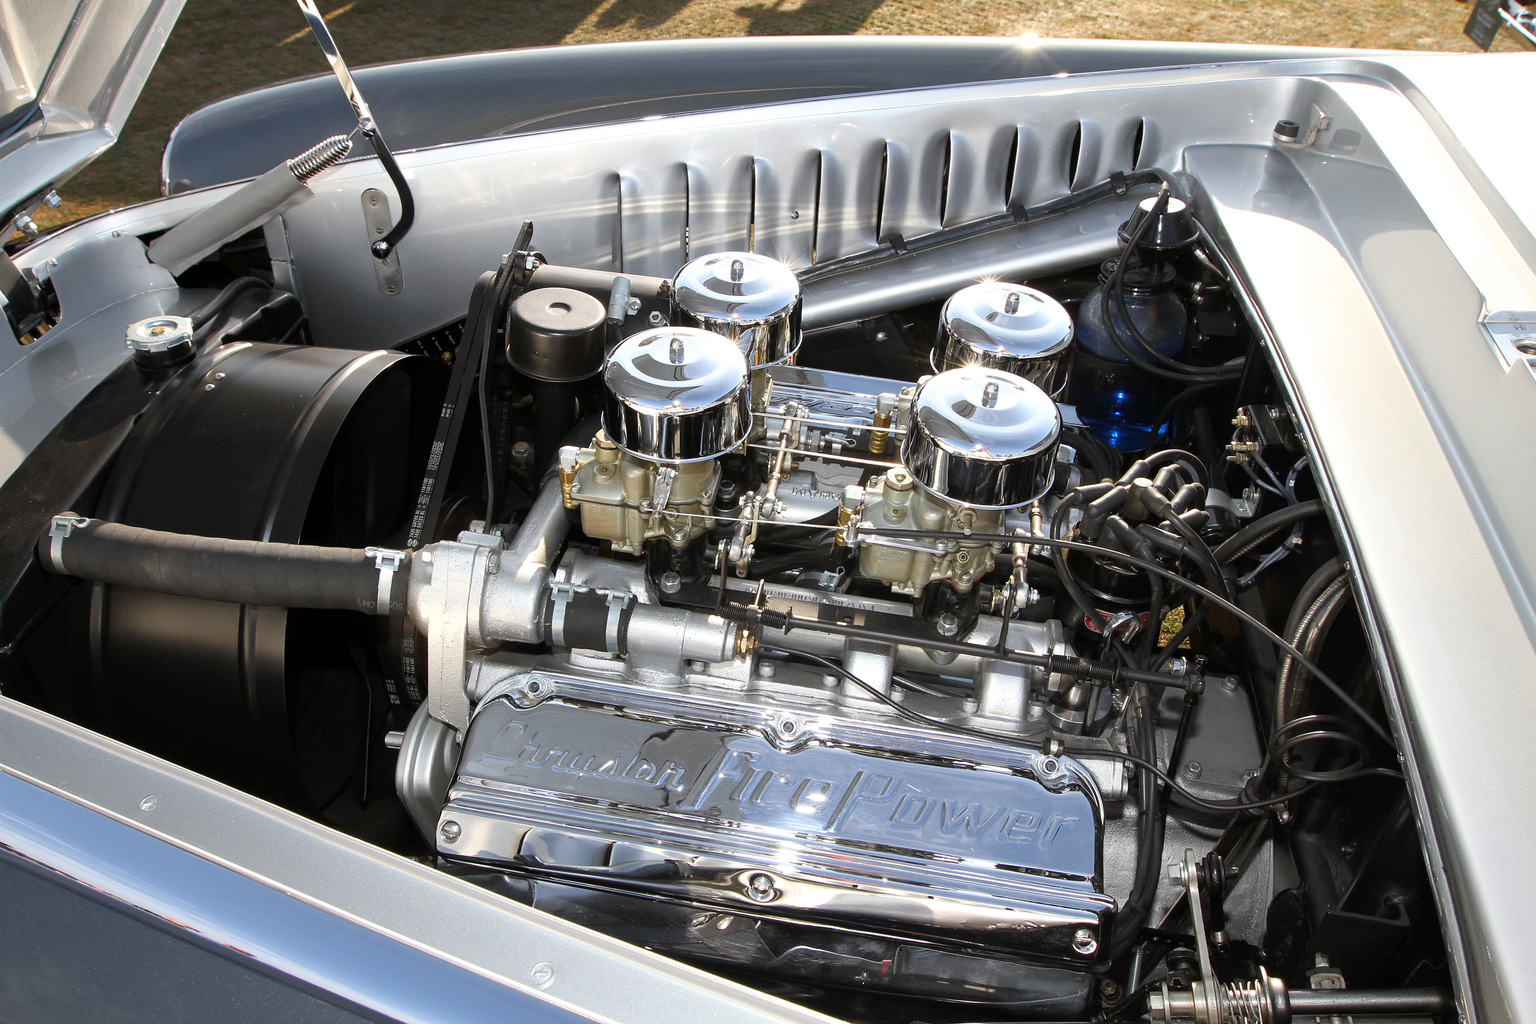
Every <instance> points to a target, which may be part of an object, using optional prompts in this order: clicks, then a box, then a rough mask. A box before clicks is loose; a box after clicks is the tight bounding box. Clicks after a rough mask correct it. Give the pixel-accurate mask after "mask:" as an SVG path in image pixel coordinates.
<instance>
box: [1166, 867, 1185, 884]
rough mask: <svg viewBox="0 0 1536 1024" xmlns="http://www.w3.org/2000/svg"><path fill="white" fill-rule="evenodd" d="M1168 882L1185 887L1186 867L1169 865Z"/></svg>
mask: <svg viewBox="0 0 1536 1024" xmlns="http://www.w3.org/2000/svg"><path fill="white" fill-rule="evenodd" d="M1168 881H1170V882H1172V883H1173V884H1174V885H1183V884H1184V865H1182V864H1169V865H1168Z"/></svg>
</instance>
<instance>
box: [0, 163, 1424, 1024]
mask: <svg viewBox="0 0 1536 1024" xmlns="http://www.w3.org/2000/svg"><path fill="white" fill-rule="evenodd" d="M1125 197H1129V198H1130V199H1131V200H1132V201H1133V202H1134V205H1132V206H1131V207H1130V210H1131V213H1130V216H1129V217H1128V219H1127V220H1125V222H1124V223H1123V224H1122V225H1121V226H1120V228H1119V232H1118V239H1119V246H1118V253H1117V255H1116V256H1114V257H1113V258H1111V259H1109V260H1107V261H1102V262H1100V261H1093V262H1089V263H1084V264H1080V265H1075V266H1067V267H1065V268H1063V269H1061V270H1059V271H1054V272H1052V273H1049V274H1043V275H1040V276H1032V277H1030V278H1028V279H1024V278H1019V279H1014V277H1013V276H1010V275H1002V274H992V273H982V274H978V275H974V276H975V277H976V278H977V280H975V281H974V282H973V283H970V284H966V285H965V286H963V287H959V288H956V289H954V290H953V291H952V292H950V293H949V294H948V295H947V296H946V297H944V298H942V299H940V300H938V301H920V302H907V301H903V302H899V303H897V304H894V305H888V306H887V305H882V304H880V303H878V302H875V303H874V305H875V306H877V307H878V308H873V309H864V310H863V311H862V314H861V315H860V316H858V317H857V318H855V319H851V320H847V321H845V322H840V323H832V324H827V323H820V324H817V325H813V326H807V325H806V324H805V323H804V322H803V318H802V290H803V289H804V288H806V287H808V286H811V285H814V284H815V283H817V282H818V281H825V280H829V279H832V278H841V279H843V280H849V279H856V278H857V275H858V274H859V273H861V272H863V271H866V270H868V269H870V268H871V267H877V266H879V265H881V264H882V263H888V262H891V261H895V260H900V259H902V258H904V257H905V256H906V255H907V254H908V252H909V251H910V250H911V248H912V247H914V246H920V245H921V244H922V240H919V239H914V240H912V241H911V242H910V243H909V242H907V241H905V240H902V239H901V238H900V237H899V236H897V238H896V240H895V242H893V243H891V244H890V245H889V246H887V247H882V249H880V250H878V251H875V252H869V253H860V254H856V255H853V256H848V257H842V258H840V259H834V260H829V261H826V262H822V263H817V264H813V265H812V266H809V267H800V268H792V267H790V266H789V265H787V264H785V263H782V262H780V261H778V260H775V259H772V258H769V257H767V256H765V255H763V254H761V253H759V252H754V251H751V247H750V246H749V247H748V248H747V249H744V250H715V251H708V252H704V253H702V254H699V255H694V256H692V258H690V259H688V260H686V261H685V262H684V263H682V264H681V265H680V266H679V267H678V268H677V270H676V273H675V275H674V276H671V277H649V276H643V275H638V274H623V273H616V272H612V271H607V270H596V269H591V268H587V267H577V266H565V265H561V264H558V263H554V262H551V261H549V260H547V259H546V258H545V257H544V255H543V254H541V253H540V252H539V251H538V250H537V249H536V248H535V242H536V241H537V232H536V230H535V228H536V225H535V224H533V223H528V224H525V225H524V226H523V230H522V232H521V234H520V236H519V237H518V238H517V239H516V240H515V242H514V243H513V244H512V245H511V247H510V248H509V250H508V251H507V252H506V254H505V256H504V257H503V259H502V260H501V262H500V264H499V266H497V267H494V268H486V270H485V272H484V273H483V274H482V275H481V277H480V279H479V281H478V282H477V283H476V285H475V288H474V291H473V294H472V295H471V296H470V299H469V304H468V308H467V310H466V311H465V314H464V315H463V316H462V318H458V319H455V320H453V321H452V322H450V323H447V324H444V325H443V326H442V327H440V328H438V329H436V330H434V331H432V332H429V333H427V334H424V335H421V336H419V337H416V338H413V339H411V340H409V341H407V342H404V343H402V344H399V345H396V346H394V347H393V349H392V350H388V351H383V350H381V351H372V352H368V351H357V350H349V349H336V348H327V347H324V346H318V345H313V344H309V343H308V342H309V341H310V339H309V336H308V333H307V325H306V316H305V310H304V309H303V308H302V306H301V305H300V303H299V302H297V301H296V299H295V297H294V296H293V295H292V294H290V293H288V292H285V291H284V290H283V289H281V288H280V287H277V286H276V285H277V281H276V277H275V274H274V273H273V271H272V266H271V264H270V262H268V263H266V264H264V263H263V260H264V259H265V260H270V256H269V254H266V253H264V252H263V251H262V246H261V235H260V233H259V232H257V233H256V234H254V235H252V236H248V237H247V238H246V239H244V240H237V242H236V243H233V244H231V245H228V246H225V247H224V248H223V249H222V250H221V251H220V252H219V254H218V255H217V257H216V258H214V259H211V260H205V261H203V262H202V263H199V264H198V265H196V266H195V267H193V268H192V270H190V271H189V274H190V275H191V276H190V277H188V276H186V275H183V278H182V279H181V283H182V285H183V286H184V287H190V286H196V287H201V288H205V289H208V290H210V291H211V292H213V297H212V298H210V299H208V300H207V301H206V302H205V303H204V304H203V305H201V306H199V307H198V308H197V309H196V310H194V311H192V312H191V314H190V315H189V316H186V317H170V316H168V317H161V318H155V319H153V320H146V321H141V322H138V323H135V324H131V325H126V331H127V342H128V346H129V349H130V351H131V352H132V359H131V361H130V362H129V363H128V364H125V365H124V366H123V367H122V368H121V369H120V370H119V371H117V372H116V373H115V374H114V375H113V376H112V377H110V378H109V379H108V380H107V381H105V382H103V383H102V384H101V385H99V386H98V388H97V391H96V392H94V393H93V399H94V403H83V405H82V407H83V408H84V407H86V406H89V408H87V413H86V414H88V415H92V416H96V417H98V418H99V419H102V420H107V421H111V422H114V423H119V424H121V429H120V430H118V431H117V432H116V433H115V434H112V436H111V437H110V439H109V440H108V441H102V442H99V444H100V446H99V447H98V448H96V449H93V450H91V451H89V452H86V453H84V454H85V455H87V456H89V457H81V452H80V451H79V450H78V449H77V448H70V447H69V446H70V445H72V444H78V443H79V442H78V439H77V435H78V433H79V432H78V431H76V432H75V433H74V434H72V433H71V429H70V420H69V419H66V421H65V423H64V424H62V425H61V427H60V429H58V430H56V431H55V432H54V433H53V434H51V435H50V436H49V438H48V439H46V440H45V441H44V442H43V444H42V445H40V446H39V449H38V450H37V451H35V452H34V453H33V454H32V456H31V457H30V458H29V459H28V460H27V461H26V462H24V463H23V464H22V467H21V468H20V469H19V470H18V471H17V473H16V474H14V475H13V476H12V478H11V480H10V481H8V482H7V483H6V484H5V489H6V490H8V491H10V492H11V493H12V495H13V499H14V496H15V495H16V494H19V493H22V492H23V491H26V492H27V493H28V494H30V495H36V494H38V493H39V492H41V493H42V494H44V495H45V496H47V497H48V498H49V499H51V500H56V501H57V502H58V503H59V504H58V507H57V508H55V509H52V510H50V512H51V513H52V518H51V520H50V521H49V523H48V525H47V527H46V533H45V535H44V536H43V537H42V538H41V539H39V537H38V536H37V535H36V534H35V532H28V531H29V530H30V524H28V529H27V530H23V529H20V528H17V529H13V530H12V533H13V536H12V537H11V538H10V540H9V541H8V543H9V544H10V554H11V555H13V556H14V557H13V559H12V560H13V561H14V562H15V563H16V564H17V566H18V567H19V568H18V570H17V572H15V573H14V574H13V575H12V576H11V577H10V583H9V586H10V590H9V592H8V594H7V599H6V601H5V602H4V606H5V608H6V610H7V612H8V615H7V616H6V617H5V618H6V621H4V622H3V623H0V625H3V627H4V630H5V634H6V636H5V640H6V644H7V646H6V654H7V657H6V659H5V661H4V672H5V674H4V677H3V684H4V688H5V692H6V694H7V696H13V697H16V698H18V699H21V700H24V701H26V702H28V703H30V704H33V705H35V706H37V707H39V708H42V709H44V710H48V711H52V712H54V713H56V714H60V715H62V716H63V717H66V718H69V719H71V720H74V721H77V722H80V723H82V724H85V725H88V726H90V727H91V728H94V729H97V730H99V731H101V732H103V733H105V734H107V735H110V736H114V737H117V738H120V739H123V740H125V741H127V742H129V743H132V744H134V745H135V746H139V747H141V748H143V749H145V750H148V751H150V752H152V753H155V754H159V755H160V756H163V757H166V758H167V759H169V760H172V761H176V762H177V763H180V764H183V765H186V766H188V767H191V768H193V769H195V770H197V771H200V772H203V773H205V774H207V775H209V776H211V777H213V778H216V779H220V780H221V781H225V782H228V783H230V784H231V785H235V786H237V787H239V788H241V789H244V790H246V791H248V792H251V793H253V794H256V795H258V796H261V797H263V798H266V799H270V800H273V801H274V802H276V803H279V804H281V805H284V806H287V807H289V808H291V809H294V810H297V811H299V812H300V813H303V814H307V815H310V816H312V817H314V818H316V819H317V820H320V821H323V822H325V823H327V824H329V825H331V826H333V827H335V828H338V829H340V830H342V831H345V832H349V833H351V834H353V835H356V836H359V837H362V838H365V839H367V840H369V841H370V842H374V843H377V844H378V845H380V846H382V847H384V848H386V849H391V850H394V851H396V852H398V853H402V854H405V855H407V856H413V857H418V858H422V859H425V860H427V861H429V862H430V863H433V864H435V865H436V866H437V867H438V868H440V869H441V870H443V871H445V872H448V873H450V874H454V875H457V876H459V877H462V878H465V879H467V880H469V881H472V882H474V883H476V884H479V885H482V886H484V887H486V888H488V889H490V890H492V891H494V892H497V893H500V894H502V895H504V896H506V897H508V898H511V899H514V900H517V901H519V902H522V903H525V904H528V905H531V906H533V907H535V908H539V909H543V910H547V911H549V912H550V913H553V914H555V915H557V916H559V917H562V918H566V919H568V920H571V921H575V922H577V923H580V924H583V925H586V926H588V927H591V928H594V929H596V930H599V931H602V932H605V933H607V934H610V935H613V936H616V937H618V938H621V939H624V940H626V941H628V942H632V943H634V944H637V945H641V946H644V947H646V948H649V949H652V950H655V951H658V952H661V953H664V954H666V955H668V956H673V957H676V958H678V959H682V960H685V961H688V962H692V963H696V964H700V965H702V966H705V967H706V968H707V969H710V970H715V971H718V972H720V973H722V974H725V975H726V976H728V977H732V978H737V979H739V980H742V981H744V982H746V983H747V984H749V985H753V986H756V987H760V988H763V989H765V990H767V991H770V992H773V993H775V994H778V995H781V996H784V997H786V998H789V999H792V1000H796V1001H799V1002H802V1003H804V1004H806V1005H809V1006H813V1007H816V1008H820V1009H824V1010H827V1011H828V1012H832V1013H835V1014H837V1015H839V1016H845V1017H849V1018H851V1019H863V1020H892V1021H896V1020H900V1021H908V1020H930V1021H931V1020H952V1021H974V1020H999V1019H1028V1020H1055V1021H1066V1020H1088V1019H1102V1020H1115V1019H1140V1018H1146V1019H1151V1020H1153V1021H1168V1022H1172V1021H1183V1020H1194V1021H1200V1022H1205V1024H1217V1022H1219V1021H1225V1020H1245V1021H1266V1022H1269V1021H1273V1022H1277V1024H1283V1021H1284V1020H1286V1019H1288V1017H1289V1016H1290V1015H1292V1014H1294V1015H1295V1016H1302V1017H1310V1016H1317V1017H1322V1016H1336V1017H1339V1016H1346V1015H1391V1016H1398V1017H1423V1016H1431V1015H1444V1014H1446V1013H1447V1012H1451V1010H1452V1007H1451V1003H1450V999H1449V994H1448V989H1447V988H1446V987H1445V986H1447V985H1448V983H1449V977H1450V975H1449V968H1448V965H1447V954H1446V950H1445V944H1444V940H1443V938H1442V936H1441V933H1440V928H1439V922H1438V919H1437V916H1436V909H1435V901H1434V896H1433V892H1432V890H1431V887H1430V884H1429V881H1428V879H1427V877H1426V873H1425V868H1424V863H1423V855H1422V852H1421V850H1420V842H1419V836H1418V833H1417V831H1416V828H1415V823H1414V817H1413V811H1412V804H1411V801H1410V799H1409V796H1408V793H1407V790H1406V787H1405V786H1404V783H1403V780H1402V776H1401V774H1400V773H1399V772H1398V771H1397V767H1398V762H1397V754H1396V744H1395V741H1394V739H1393V736H1392V733H1391V731H1390V729H1389V727H1388V726H1387V725H1386V715H1385V713H1384V711H1383V707H1382V697H1381V692H1380V687H1379V684H1378V681H1377V676H1376V668H1375V662H1374V660H1373V656H1372V652H1371V644H1370V642H1369V639H1368V637H1367V635H1366V631H1365V628H1364V626H1363V625H1362V623H1361V622H1360V620H1359V616H1358V614H1357V613H1356V612H1355V611H1353V610H1352V609H1353V608H1354V602H1355V590H1354V586H1355V584H1354V582H1353V579H1352V575H1351V568H1350V566H1349V565H1348V564H1347V561H1346V559H1345V558H1344V557H1343V547H1342V546H1341V544H1340V543H1339V540H1338V538H1337V536H1336V534H1335V532H1334V519H1333V517H1332V515H1331V513H1330V509H1329V508H1328V506H1327V504H1326V502H1325V501H1324V500H1323V495H1322V494H1321V493H1320V490H1319V487H1318V485H1317V483H1316V481H1315V480H1314V479H1313V477H1312V473H1311V471H1310V469H1311V465H1312V463H1311V458H1312V456H1311V451H1312V449H1311V442H1310V441H1309V440H1308V438H1307V437H1306V435H1305V433H1304V429H1303V423H1304V420H1303V417H1302V416H1301V415H1300V414H1299V412H1298V410H1297V409H1296V408H1295V407H1294V405H1293V404H1292V402H1291V400H1290V397H1289V395H1288V393H1287V391H1286V388H1285V386H1284V384H1283V382H1282V380H1281V379H1280V377H1279V376H1278V375H1277V373H1276V370H1275V367H1274V365H1273V364H1272V363H1271V361H1270V359H1269V356H1268V354H1267V352H1268V348H1269V344H1270V342H1269V339H1268V338H1267V337H1266V335H1265V329H1264V326H1263V324H1262V322H1261V321H1260V320H1259V319H1258V318H1257V317H1256V316H1255V315H1254V312H1253V309H1252V304H1251V302H1250V301H1249V300H1248V298H1247V296H1246V292H1245V286H1244V284H1243V282H1242V280H1241V279H1240V277H1239V276H1238V274H1237V273H1236V272H1235V271H1234V269H1233V267H1232V265H1231V263H1230V262H1229V261H1228V259H1227V258H1226V257H1225V256H1224V254H1223V253H1222V251H1221V248H1220V246H1219V245H1218V244H1217V241H1216V239H1215V238H1214V237H1213V236H1212V234H1211V232H1210V231H1209V230H1208V229H1207V228H1206V226H1205V225H1204V224H1203V223H1202V222H1201V220H1200V218H1199V217H1198V216H1197V213H1198V207H1199V204H1198V201H1197V199H1196V198H1195V197H1194V196H1193V195H1192V194H1191V192H1190V190H1189V189H1188V187H1187V183H1186V182H1184V181H1181V180H1180V179H1179V178H1178V177H1176V176H1171V175H1169V174H1166V173H1164V172H1162V171H1156V170H1151V171H1148V170H1143V171H1139V172H1135V173H1133V174H1129V175H1115V176H1113V177H1112V178H1111V179H1110V180H1108V181H1105V182H1103V183H1100V184H1098V185H1096V186H1094V187H1092V188H1088V189H1083V190H1080V191H1078V192H1075V193H1073V194H1072V195H1070V196H1068V197H1066V198H1065V199H1062V200H1058V201H1056V202H1055V204H1054V205H1052V206H1051V207H1050V208H1049V209H1037V210H1032V211H1016V212H1014V213H1011V214H1009V215H1007V223H1006V224H1003V223H1001V222H999V221H995V220H994V221H980V222H974V223H970V224H968V225H962V226H961V227H959V228H950V229H947V230H948V232H949V234H948V235H947V236H946V237H944V238H942V239H939V240H937V241H935V240H933V239H929V240H928V244H930V245H941V244H942V245H950V244H954V243H956V242H964V241H966V240H967V239H971V238H980V237H983V236H985V235H987V234H988V233H995V232H997V231H999V230H1004V229H1008V230H1011V229H1012V228H1013V227H1015V226H1016V225H1017V224H1019V223H1027V222H1029V221H1031V220H1047V221H1048V220H1049V218H1051V217H1053V216H1059V215H1061V214H1063V213H1069V212H1071V211H1073V210H1076V209H1082V208H1087V207H1091V206H1094V205H1095V204H1100V203H1102V202H1104V201H1105V200H1109V199H1122V198H1125ZM146 383H147V384H148V387H146ZM73 415H74V416H79V415H81V413H79V412H78V411H77V412H76V413H75V414H73ZM96 436H97V437H100V436H101V435H99V434H98V435H96ZM65 457H68V458H70V459H72V460H73V461H72V462H71V463H70V464H72V465H77V466H80V467H83V468H82V469H81V470H80V471H79V472H78V473H77V474H75V475H74V476H73V477H72V478H70V479H67V480H64V481H63V482H60V480H59V479H58V478H59V476H60V474H59V473H58V466H59V465H60V464H61V463H60V461H59V460H60V459H62V458H65ZM0 497H3V495H0ZM12 521H13V522H17V521H18V520H14V519H13V520H12Z"/></svg>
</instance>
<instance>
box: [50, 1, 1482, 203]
mask: <svg viewBox="0 0 1536 1024" xmlns="http://www.w3.org/2000/svg"><path fill="white" fill-rule="evenodd" d="M321 4H322V7H321V9H322V11H323V12H324V13H325V15H326V19H327V21H328V22H329V23H330V25H331V30H332V32H333V34H334V35H335V37H336V40H337V43H338V45H339V46H340V47H341V51H342V53H343V54H344V55H345V56H346V58H347V60H348V61H349V62H350V63H352V64H354V65H363V64H371V63H377V62H381V61H389V60H399V59H403V58H408V57H427V56H437V55H441V54H450V53H463V52H469V51H474V50H495V49H506V48H515V47H524V46H552V45H559V44H566V43H593V42H616V41H619V40H626V39H674V38H686V37H692V36H746V35H845V34H852V33H867V34H880V35H992V36H1021V35H1029V34H1033V35H1038V36H1041V37H1048V38H1049V37H1057V38H1067V37H1072V38H1085V39H1155V40H1170V41H1190V40H1196V41H1202V42H1223V43H1262V44H1279V45H1297V46H1350V47H1368V48H1389V49H1403V50H1455V51H1471V50H1474V49H1475V47H1474V46H1473V45H1472V43H1471V42H1470V41H1469V40H1468V39H1467V38H1466V37H1465V36H1463V35H1462V34H1461V29H1462V26H1463V24H1465V22H1466V18H1467V10H1468V8H1467V5H1466V4H1465V3H1458V2H1456V0H1399V2H1398V3H1392V4H1383V3H1375V2H1369V0H1273V2H1270V3H1267V4H1257V3H1250V2H1246V0H1123V2H1121V3H1119V4H1105V3H1102V2H1101V0H760V2H759V0H547V2H534V0H498V2H495V3H478V4H477V3H464V2H462V0H454V2H449V0H350V2H343V3H337V2H336V0H321ZM1503 45H1511V44H1507V43H1506V44H1502V45H1501V48H1502V46H1503ZM324 70H325V63H324V61H323V59H322V58H321V55H320V51H319V48H318V47H317V46H316V45H315V43H314V40H313V39H312V38H311V37H310V35H309V33H308V31H307V30H306V29H305V25H304V20H303V18H302V17H301V15H300V13H299V10H298V8H297V6H296V5H295V4H294V3H292V2H291V0H187V5H186V8H185V10H184V11H183V12H182V15H181V19H180V21H178V23H177V25H176V28H175V30H174V31H173V32H172V33H171V38H170V40H169V42H168V43H167V44H166V48H165V52H164V54H163V55H162V57H161V59H160V62H159V64H158V65H157V66H156V69H155V71H154V73H153V75H152V76H151V77H150V80H149V83H148V84H147V86H146V87H145V89H144V92H143V94H142V95H141V97H140V99H139V102H138V105H137V107H136V108H135V109H134V112H133V115H132V117H131V118H130V119H129V121H128V124H127V125H126V126H125V128H124V130H123V134H122V138H121V139H120V140H119V142H118V144H117V145H116V146H115V147H114V148H113V149H112V150H111V151H110V152H109V153H108V154H107V155H106V156H104V157H102V158H101V159H100V160H98V161H97V162H96V163H95V164H94V165H92V166H91V167H89V168H87V169H86V170H85V171H83V172H82V173H81V174H80V175H79V176H77V177H76V178H75V179H74V180H72V181H71V182H69V183H68V185H67V186H66V187H65V188H64V189H63V190H62V193H63V196H64V199H65V205H64V207H63V208H62V209H61V210H59V211H57V212H55V213H54V214H53V215H52V216H51V217H50V218H49V220H50V221H52V222H58V221H59V220H72V219H75V218H77V217H80V216H84V215H87V214H90V213H96V212H100V211H102V210H106V209H110V208H112V207H115V206H122V205H124V204H126V203H132V202H139V201H142V200H145V199H151V198H153V197H154V196H156V195H157V194H158V168H159V156H160V150H161V148H162V147H163V146H164V144H165V139H166V136H167V134H168V133H169V132H170V130H171V128H172V127H173V126H174V125H175V124H176V122H177V121H179V120H180V119H181V118H183V117H185V116H186V115H187V114H188V113H190V112H191V111H193V110H195V109H196V108H198V107H200V106H202V105H203V104H205V103H209V102H211V101H213V100H215V99H218V98H220V97H222V96H227V95H230V94H232V93H237V92H242V91H244V90H246V89H250V88H254V87H255V86H258V85H263V84H266V83H269V82H276V81H281V80H283V79H287V78H294V77H298V76H303V75H311V74H316V73H319V72H321V71H324Z"/></svg>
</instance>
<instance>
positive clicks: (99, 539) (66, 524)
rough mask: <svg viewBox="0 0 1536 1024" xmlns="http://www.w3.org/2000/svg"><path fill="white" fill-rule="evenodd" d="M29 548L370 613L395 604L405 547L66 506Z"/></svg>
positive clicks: (124, 578)
mask: <svg viewBox="0 0 1536 1024" xmlns="http://www.w3.org/2000/svg"><path fill="white" fill-rule="evenodd" d="M37 553H38V558H39V559H40V560H41V561H42V563H43V565H44V566H45V567H46V568H48V569H49V570H51V571H52V572H56V573H59V574H61V575H66V576H78V577H80V578H81V579H87V580H98V581H100V582H102V583H111V584H115V585H117V586H125V587H134V588H137V589H139V590H148V591H152V592H154V593H157V594H173V595H176V596H179V597H191V598H198V599H200V600H204V601H227V602H229V603H231V604H253V605H273V606H277V607H282V608H325V609H335V610H338V611H358V612H365V613H369V614H375V615H387V614H389V612H390V611H391V609H393V610H396V611H403V610H404V608H405V602H404V596H403V595H404V593H405V591H404V584H405V580H406V577H407V575H408V574H409V571H410V565H411V553H410V552H409V551H392V550H386V549H383V548H332V547H320V546H317V545H313V544H280V543H275V542H272V541H259V540H224V539H221V538H216V537H190V536H187V535H185V534H180V533H167V532H164V531H161V530H146V529H143V528H141V527H137V526H124V525H123V524H121V523H108V522H104V521H102V520H100V519H87V518H85V517H83V516H77V515H74V514H73V513H69V512H66V513H64V514H63V515H59V516H55V517H54V519H53V522H52V524H51V526H50V527H49V530H48V533H47V535H46V536H44V537H43V538H42V540H41V541H40V542H39V543H38V552H37ZM397 588H399V589H398V590H397Z"/></svg>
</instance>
